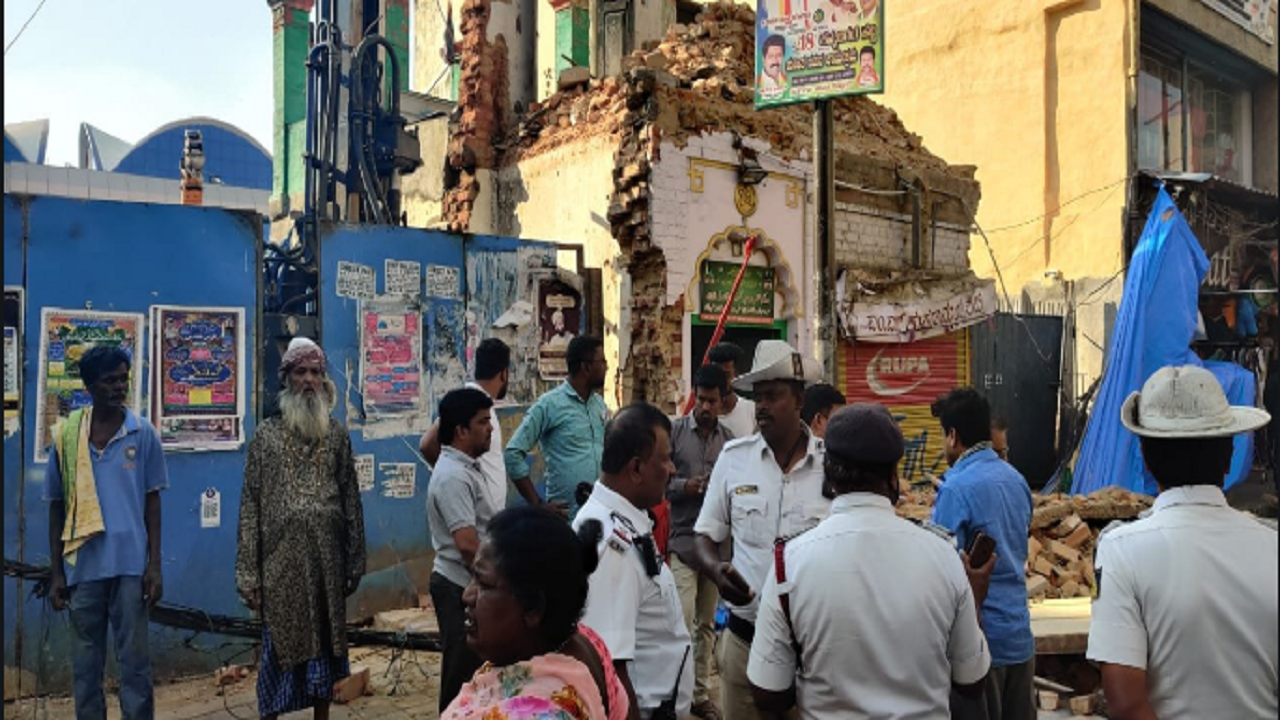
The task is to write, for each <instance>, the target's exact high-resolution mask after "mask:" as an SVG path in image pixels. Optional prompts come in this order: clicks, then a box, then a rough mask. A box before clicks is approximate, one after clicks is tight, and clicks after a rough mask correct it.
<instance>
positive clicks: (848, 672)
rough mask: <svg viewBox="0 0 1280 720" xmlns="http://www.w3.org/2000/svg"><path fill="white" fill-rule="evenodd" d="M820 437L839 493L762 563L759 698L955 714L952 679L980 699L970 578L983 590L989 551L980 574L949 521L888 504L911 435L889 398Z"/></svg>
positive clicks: (784, 705) (895, 712)
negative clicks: (825, 511)
mask: <svg viewBox="0 0 1280 720" xmlns="http://www.w3.org/2000/svg"><path fill="white" fill-rule="evenodd" d="M825 442H826V459H825V461H824V465H825V475H826V480H827V484H828V487H830V488H831V489H832V490H833V491H834V492H835V493H836V498H835V500H834V501H833V503H832V505H831V516H830V517H828V518H827V519H826V520H823V521H822V522H821V523H820V524H819V525H818V527H816V528H814V529H813V530H810V531H809V532H807V533H805V534H804V535H802V536H800V537H799V538H796V539H795V540H792V541H790V542H788V543H787V545H786V547H785V550H784V555H783V558H784V559H783V562H782V564H781V566H780V567H779V566H778V565H777V564H775V566H774V567H773V568H771V571H770V572H769V573H768V575H769V578H768V580H767V581H766V582H765V586H764V590H763V592H762V593H761V600H760V612H759V616H758V618H757V619H756V636H755V642H754V643H753V644H752V645H751V662H750V664H749V666H748V669H747V675H748V677H749V678H750V679H751V685H752V690H753V694H754V695H755V699H756V702H757V704H759V705H760V706H761V707H764V708H768V709H771V710H774V711H783V710H786V709H789V708H790V707H792V706H793V705H798V706H799V708H800V714H801V717H802V718H804V719H805V720H828V719H830V720H836V719H837V718H851V717H876V718H891V717H897V718H941V717H947V716H948V715H949V714H950V710H949V701H950V693H951V688H952V686H953V685H954V686H956V687H957V689H960V690H961V692H965V693H968V694H970V695H972V696H981V694H982V691H983V687H984V683H983V681H984V680H985V678H986V676H987V670H988V668H989V667H990V665H991V655H990V653H989V652H988V651H987V643H986V640H985V638H984V637H983V634H982V628H981V627H979V625H978V607H979V606H980V605H981V602H980V599H979V601H977V602H975V598H974V588H973V587H971V583H975V584H978V588H977V590H978V592H979V593H982V592H984V589H983V586H982V585H981V581H983V580H989V579H990V574H991V568H992V567H994V565H995V558H994V557H991V558H990V559H988V560H987V561H986V563H985V565H984V567H983V568H982V569H979V570H973V571H971V572H972V573H973V578H977V580H973V579H971V576H970V575H969V574H968V573H966V570H965V567H964V563H963V561H962V560H961V559H960V558H959V557H958V556H957V555H956V551H955V548H954V547H953V545H952V542H951V540H950V536H949V534H947V533H946V531H945V530H941V531H940V532H938V531H931V530H929V529H926V528H922V527H920V526H919V525H916V524H913V523H912V522H910V521H908V520H904V519H902V518H899V517H898V516H897V515H896V514H895V513H894V511H893V506H894V503H895V502H896V501H897V499H898V467H897V466H898V461H899V460H900V459H902V453H903V449H904V443H903V440H902V431H901V430H900V429H899V428H898V424H897V423H896V422H894V420H893V417H892V416H891V415H890V414H889V411H888V410H885V408H884V407H883V406H881V405H871V404H857V405H851V406H849V407H847V408H844V409H843V410H840V411H839V412H837V413H836V414H835V415H833V416H832V417H831V420H830V423H829V424H828V426H827V432H826V439H825ZM890 567H891V568H892V569H891V570H888V568H890Z"/></svg>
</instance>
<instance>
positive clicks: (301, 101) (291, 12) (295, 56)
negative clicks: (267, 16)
mask: <svg viewBox="0 0 1280 720" xmlns="http://www.w3.org/2000/svg"><path fill="white" fill-rule="evenodd" d="M267 4H268V5H270V6H271V27H272V32H271V36H272V71H273V73H274V95H275V118H274V120H273V123H272V124H273V133H272V135H273V140H274V144H275V146H274V147H273V148H272V160H273V163H272V164H273V167H272V173H271V194H272V201H273V208H278V210H277V211H275V212H273V214H286V213H287V212H288V210H289V208H296V209H300V207H301V204H302V192H303V182H304V178H303V163H302V154H303V152H304V151H305V150H306V130H307V52H308V50H309V49H310V44H311V37H310V14H311V8H312V6H313V5H314V4H315V0H267Z"/></svg>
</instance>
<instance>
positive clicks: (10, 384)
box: [4, 286, 24, 437]
mask: <svg viewBox="0 0 1280 720" xmlns="http://www.w3.org/2000/svg"><path fill="white" fill-rule="evenodd" d="M22 301H23V290H22V288H21V287H17V286H13V287H9V286H6V287H5V289H4V436H5V437H10V436H11V435H13V434H14V433H16V432H18V428H19V426H20V425H21V419H20V418H21V416H22V327H23V322H22V320H23V311H24V308H23V302H22Z"/></svg>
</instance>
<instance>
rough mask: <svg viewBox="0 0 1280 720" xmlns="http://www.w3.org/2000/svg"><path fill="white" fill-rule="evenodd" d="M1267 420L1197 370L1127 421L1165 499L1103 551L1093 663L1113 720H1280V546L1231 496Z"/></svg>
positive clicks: (1156, 382) (1170, 383) (1181, 375)
mask: <svg viewBox="0 0 1280 720" xmlns="http://www.w3.org/2000/svg"><path fill="white" fill-rule="evenodd" d="M1269 420H1270V416H1269V415H1268V414H1267V413H1266V412H1264V411H1262V410H1259V409H1257V408H1252V407H1232V406H1230V405H1228V404H1227V398H1226V396H1225V394H1224V393H1223V391H1222V386H1221V385H1219V384H1218V381H1217V379H1216V378H1215V377H1214V375H1213V373H1211V372H1209V371H1208V370H1205V369H1204V368H1199V367H1193V366H1182V367H1166V368H1162V369H1160V370H1158V371H1157V372H1156V373H1155V374H1154V375H1152V376H1151V378H1150V379H1149V380H1147V382H1146V384H1145V385H1144V386H1143V388H1142V392H1141V393H1137V392H1135V393H1133V394H1132V395H1130V396H1129V398H1128V400H1126V401H1125V403H1124V405H1123V407H1122V408H1121V421H1122V422H1123V423H1124V426H1125V427H1126V428H1128V429H1129V431H1130V432H1132V433H1134V434H1135V435H1138V436H1139V438H1140V441H1141V443H1142V457H1143V461H1144V462H1145V463H1146V466H1147V469H1148V470H1149V471H1150V472H1151V474H1152V475H1153V476H1154V477H1155V480H1156V484H1157V485H1158V486H1159V488H1160V495H1159V497H1157V498H1156V502H1155V505H1154V506H1153V507H1152V513H1151V515H1150V516H1149V517H1146V518H1143V519H1141V520H1137V521H1135V522H1132V523H1130V524H1128V525H1125V526H1123V527H1119V528H1116V529H1113V530H1109V531H1106V532H1104V533H1103V534H1102V537H1101V538H1100V539H1099V541H1098V558H1097V573H1098V588H1097V592H1098V597H1097V600H1096V601H1095V602H1094V604H1093V621H1092V623H1091V624H1090V627H1089V650H1088V657H1089V659H1090V660H1093V661H1095V662H1098V663H1100V664H1101V668H1102V688H1103V691H1104V692H1105V693H1106V696H1107V709H1108V711H1109V712H1110V713H1111V717H1159V718H1161V720H1190V719H1191V718H1261V717H1276V716H1277V714H1280V701H1277V697H1278V696H1280V682H1277V677H1280V601H1278V600H1277V593H1278V592H1280V591H1278V590H1277V588H1278V587H1280V575H1278V573H1280V569H1278V568H1280V553H1278V547H1280V545H1278V543H1277V535H1276V531H1275V530H1274V529H1272V528H1269V527H1267V526H1264V525H1262V524H1261V523H1259V522H1256V521H1255V520H1254V519H1252V518H1250V517H1248V516H1247V515H1244V514H1243V513H1240V512H1238V511H1236V510H1233V509H1231V508H1230V507H1228V506H1227V501H1226V497H1225V496H1224V495H1223V492H1222V484H1223V478H1224V477H1225V476H1226V474H1227V472H1228V471H1229V470H1230V469H1231V456H1232V450H1233V437H1232V436H1234V435H1237V434H1240V433H1246V432H1251V431H1253V430H1255V429H1257V428H1260V427H1262V426H1263V425H1266V424H1267V422H1268V421H1269Z"/></svg>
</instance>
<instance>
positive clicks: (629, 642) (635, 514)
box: [574, 404, 694, 718]
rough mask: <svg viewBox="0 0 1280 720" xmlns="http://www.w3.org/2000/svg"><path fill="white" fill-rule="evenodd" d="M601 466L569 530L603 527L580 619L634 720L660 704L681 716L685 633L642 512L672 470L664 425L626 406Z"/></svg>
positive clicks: (686, 691) (656, 413)
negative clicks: (599, 643)
mask: <svg viewBox="0 0 1280 720" xmlns="http://www.w3.org/2000/svg"><path fill="white" fill-rule="evenodd" d="M600 467H601V476H600V482H598V483H596V485H595V487H594V489H593V490H592V492H591V497H590V499H589V500H587V502H586V503H585V504H584V505H583V506H582V509H581V510H579V511H578V515H577V517H576V518H575V519H574V529H575V530H576V529H578V528H579V527H580V526H581V525H582V524H583V523H585V522H587V521H589V520H595V521H599V522H600V523H601V525H602V526H603V537H602V538H601V540H600V547H599V548H598V549H599V552H600V565H599V567H598V568H597V569H596V571H595V573H593V574H592V575H591V589H590V591H589V592H588V594H587V609H586V613H585V614H584V615H583V618H582V622H583V623H584V624H585V625H586V626H587V627H590V628H591V629H592V630H595V631H596V633H597V634H599V635H600V637H601V639H603V640H604V643H605V645H606V646H608V648H609V653H610V654H611V655H612V656H613V661H614V666H615V668H616V669H617V672H618V677H619V678H621V680H622V683H623V685H625V686H626V687H627V693H628V694H629V695H630V696H631V702H632V705H633V706H634V707H638V708H639V710H640V717H642V718H651V717H654V716H655V713H656V712H658V711H659V708H662V707H663V706H664V705H665V706H666V710H668V711H672V710H673V711H674V713H675V714H674V715H672V716H671V717H686V716H688V714H689V706H690V704H691V702H692V700H693V664H694V662H693V658H692V657H691V655H692V647H691V643H690V639H689V631H688V629H687V628H686V626H685V622H684V614H683V611H682V610H681V606H680V593H679V591H678V590H677V589H676V582H675V577H674V576H673V575H672V574H671V570H670V568H668V567H667V566H666V564H665V563H663V562H662V559H661V557H659V555H658V551H657V545H656V543H655V542H654V538H653V523H652V521H651V520H650V519H649V515H648V510H649V509H650V508H652V507H654V506H656V505H657V504H658V503H660V502H662V499H663V497H664V496H665V493H666V489H667V483H668V481H669V480H670V479H671V475H672V474H673V473H674V472H675V465H674V464H673V463H672V462H671V421H670V420H669V419H668V418H667V416H666V415H664V414H663V413H662V411H660V410H658V409H657V408H655V407H653V406H651V405H645V404H636V405H632V406H630V407H628V408H625V409H624V410H623V411H622V412H620V413H618V414H617V416H615V417H614V418H613V420H611V421H610V422H609V425H608V426H607V427H606V428H605V433H604V454H603V456H602V458H601V462H600ZM658 716H659V717H661V716H662V714H661V713H659V715H658Z"/></svg>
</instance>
